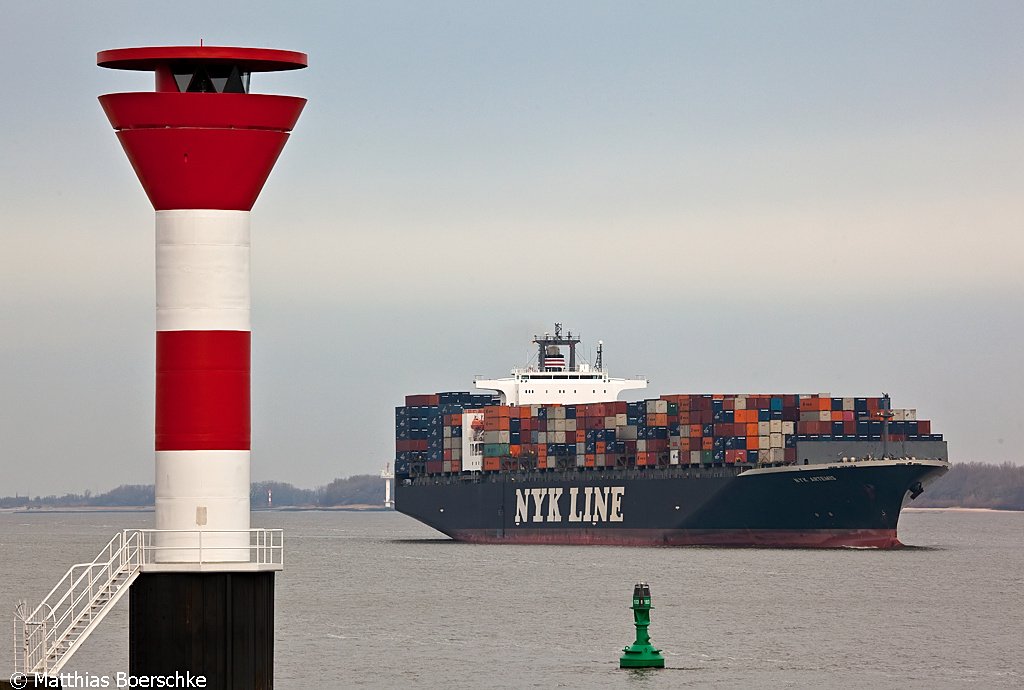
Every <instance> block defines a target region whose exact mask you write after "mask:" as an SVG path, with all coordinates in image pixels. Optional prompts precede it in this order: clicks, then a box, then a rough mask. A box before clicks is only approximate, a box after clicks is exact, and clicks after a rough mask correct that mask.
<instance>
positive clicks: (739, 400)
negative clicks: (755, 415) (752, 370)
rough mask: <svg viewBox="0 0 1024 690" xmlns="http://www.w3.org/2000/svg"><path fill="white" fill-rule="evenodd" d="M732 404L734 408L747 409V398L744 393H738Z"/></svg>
mask: <svg viewBox="0 0 1024 690" xmlns="http://www.w3.org/2000/svg"><path fill="white" fill-rule="evenodd" d="M732 404H733V409H734V410H745V409H747V399H746V398H745V397H744V396H742V395H738V396H736V397H735V398H733V401H732Z"/></svg>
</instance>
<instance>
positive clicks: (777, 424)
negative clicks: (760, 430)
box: [768, 419, 782, 434]
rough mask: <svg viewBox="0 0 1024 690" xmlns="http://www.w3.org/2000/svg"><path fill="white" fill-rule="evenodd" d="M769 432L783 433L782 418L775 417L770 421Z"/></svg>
mask: <svg viewBox="0 0 1024 690" xmlns="http://www.w3.org/2000/svg"><path fill="white" fill-rule="evenodd" d="M768 432H769V433H772V434H781V433H782V420H781V419H773V420H772V421H770V422H768Z"/></svg>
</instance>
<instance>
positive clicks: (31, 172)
mask: <svg viewBox="0 0 1024 690" xmlns="http://www.w3.org/2000/svg"><path fill="white" fill-rule="evenodd" d="M1021 36H1024V5H1022V4H1021V3H1020V2H1017V1H1007V2H977V1H972V2H962V1H959V2H941V1H938V0H928V1H926V2H800V3H797V2H775V3H765V2H749V3H747V2H728V3H720V2H700V3H689V2H681V1H673V2H637V1H632V2H615V3H608V2H596V1H588V2H551V1H547V2H524V1H523V0H518V1H516V2H470V1H466V2H422V1H411V2H382V1H381V0H374V1H373V2H321V3H303V2H292V3H282V2H273V3H270V2H253V1H252V0H249V1H247V2H218V3H209V2H190V1H187V0H179V1H177V2H174V3H160V4H156V3H140V2H136V1H134V0H133V1H130V2H129V1H125V2H106V1H98V2H89V3H81V2H71V1H68V2H44V1H39V2H24V3H8V4H6V5H5V8H4V21H3V22H2V23H0V51H2V55H3V58H4V59H3V64H4V69H3V70H2V71H0V92H2V94H3V107H0V132H3V134H0V136H2V137H3V165H2V166H0V222H2V227H0V233H2V235H0V236H2V246H0V386H2V397H0V453H2V456H0V494H13V493H15V492H19V493H22V494H24V493H26V492H31V493H32V494H40V493H52V492H64V491H72V490H74V491H80V490H83V489H91V490H93V491H104V490H107V489H110V488H112V487H113V486H116V485H118V484H121V483H149V482H151V481H152V474H153V452H152V446H153V341H154V336H153V331H154V322H155V319H154V307H153V304H154V291H153V280H154V278H153V211H152V208H151V207H150V205H149V203H148V201H147V199H146V197H145V194H144V193H143V191H142V188H141V186H140V185H139V183H138V182H137V180H136V179H135V176H134V173H133V172H132V170H131V167H130V165H129V164H128V162H127V159H126V158H125V156H124V154H123V153H122V151H121V148H120V146H119V145H118V143H117V140H116V138H115V136H114V133H113V132H112V130H111V128H110V126H109V124H108V123H107V121H106V119H105V117H104V116H103V114H102V112H101V110H100V108H99V105H98V104H97V101H96V97H97V96H98V95H100V94H103V93H111V92H118V91H136V90H143V91H144V90H151V89H152V77H151V76H149V75H145V74H142V73H131V72H119V71H111V70H103V69H100V68H98V67H96V64H95V56H96V52H97V51H100V50H105V49H110V48H122V47H132V46H145V45H180V44H194V43H198V42H199V40H200V39H203V40H204V41H205V43H206V44H208V45H244V46H259V47H272V48H284V49H291V50H300V51H304V52H307V53H308V54H309V63H310V67H309V69H307V70H303V71H301V72H291V73H283V74H279V75H260V74H258V75H255V76H254V78H253V82H252V90H253V91H254V92H261V93H282V94H292V95H300V96H304V97H306V98H308V99H309V104H308V105H307V107H306V110H305V112H304V114H303V116H302V118H301V119H300V120H299V123H298V126H297V127H296V129H295V131H294V133H293V134H292V138H291V140H290V141H289V143H288V145H287V147H286V148H285V151H284V154H283V155H282V157H281V159H280V161H279V163H278V165H277V167H276V169H275V172H274V173H273V174H272V175H271V177H270V180H269V182H268V183H267V185H266V187H265V188H264V190H263V194H262V196H261V199H260V201H259V202H258V203H257V204H256V206H255V208H254V209H253V218H252V226H253V468H252V476H253V479H254V480H263V479H277V480H282V481H288V482H292V483H295V484H297V485H300V486H315V485H317V484H322V483H326V482H328V481H330V480H331V479H332V478H334V477H337V476H347V475H351V474H357V473H365V472H376V471H379V469H380V467H381V466H382V465H383V464H384V463H385V462H387V461H389V460H391V459H392V457H393V456H392V453H393V429H392V423H393V407H394V406H395V405H398V404H401V402H402V398H403V396H404V395H405V394H407V393H425V392H433V391H439V390H467V389H469V387H470V386H471V381H472V377H473V376H474V375H475V374H486V375H490V376H496V375H501V374H503V373H506V372H507V371H508V369H509V368H510V367H511V366H514V365H518V364H523V363H525V360H526V358H527V357H528V356H529V354H530V353H531V352H532V348H531V345H530V339H531V336H532V335H533V334H534V333H536V332H541V331H543V330H545V328H547V329H550V328H551V325H552V324H553V322H554V321H556V320H558V321H561V322H563V323H564V324H565V325H566V327H568V328H572V329H573V330H574V331H577V330H578V331H579V332H581V333H582V335H583V337H584V339H585V347H586V349H587V350H588V351H591V352H592V350H593V347H594V345H595V344H596V341H597V340H598V339H603V340H604V342H605V348H606V356H605V361H606V364H607V365H608V366H609V367H610V368H611V369H612V373H613V374H615V375H620V376H628V375H633V374H645V375H647V376H648V377H649V378H650V379H651V387H650V389H649V390H650V392H651V397H656V396H657V395H660V394H663V393H688V392H694V393H703V392H793V393H797V392H825V391H829V392H831V393H833V394H834V395H844V396H853V395H879V394H881V393H882V392H887V393H889V394H890V395H892V397H893V404H894V405H895V406H897V407H914V408H917V410H918V413H919V416H920V417H921V418H927V419H931V420H933V428H934V429H935V430H936V431H938V432H941V433H943V434H944V435H945V437H946V439H947V440H948V441H949V449H950V455H951V457H952V458H953V459H955V460H985V461H993V462H1003V461H1010V462H1021V461H1022V453H1021V448H1022V447H1024V364H1022V361H1024V360H1022V349H1024V348H1022V343H1024V316H1022V315H1024V277H1022V272H1024V239H1022V230H1024V194H1022V192H1024V41H1022V40H1021Z"/></svg>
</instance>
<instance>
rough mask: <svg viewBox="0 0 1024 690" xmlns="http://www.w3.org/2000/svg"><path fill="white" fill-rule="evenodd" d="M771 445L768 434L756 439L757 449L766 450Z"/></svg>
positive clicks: (770, 438)
mask: <svg viewBox="0 0 1024 690" xmlns="http://www.w3.org/2000/svg"><path fill="white" fill-rule="evenodd" d="M771 444H772V437H771V436H770V435H769V434H765V435H764V436H758V437H757V447H758V448H760V449H761V450H766V449H767V448H768V447H769V446H770V445H771Z"/></svg>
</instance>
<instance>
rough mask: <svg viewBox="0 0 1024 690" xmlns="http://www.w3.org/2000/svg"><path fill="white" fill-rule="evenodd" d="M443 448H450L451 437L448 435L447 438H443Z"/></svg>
mask: <svg viewBox="0 0 1024 690" xmlns="http://www.w3.org/2000/svg"><path fill="white" fill-rule="evenodd" d="M444 449H445V450H451V449H452V438H451V436H449V437H448V438H446V439H445V440H444Z"/></svg>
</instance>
